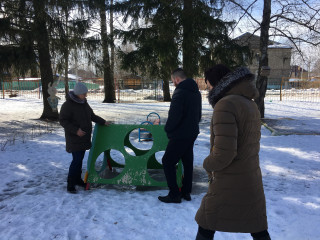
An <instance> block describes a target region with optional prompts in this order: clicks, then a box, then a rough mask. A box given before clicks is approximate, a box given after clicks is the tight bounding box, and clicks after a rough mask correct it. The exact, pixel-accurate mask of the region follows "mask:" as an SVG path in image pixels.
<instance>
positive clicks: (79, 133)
mask: <svg viewBox="0 0 320 240" xmlns="http://www.w3.org/2000/svg"><path fill="white" fill-rule="evenodd" d="M77 135H78V136H79V137H83V136H84V135H86V132H85V131H82V129H81V128H79V129H78V131H77Z"/></svg>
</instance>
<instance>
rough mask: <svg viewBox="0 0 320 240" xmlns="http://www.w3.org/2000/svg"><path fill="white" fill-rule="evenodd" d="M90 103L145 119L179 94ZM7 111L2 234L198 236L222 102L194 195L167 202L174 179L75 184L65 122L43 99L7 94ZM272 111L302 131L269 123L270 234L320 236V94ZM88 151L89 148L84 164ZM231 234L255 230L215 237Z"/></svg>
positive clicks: (0, 128) (93, 238)
mask: <svg viewBox="0 0 320 240" xmlns="http://www.w3.org/2000/svg"><path fill="white" fill-rule="evenodd" d="M61 103H62V102H60V103H59V109H60V106H61ZM89 104H90V105H91V107H92V108H93V109H94V111H95V113H96V114H98V115H100V116H102V117H104V118H105V119H107V120H109V121H112V122H114V123H116V124H117V123H127V124H137V123H141V122H142V121H145V120H146V116H147V115H148V113H150V112H157V113H158V114H159V115H160V116H161V124H164V122H165V119H166V118H167V112H168V108H169V103H135V104H102V103H100V102H97V101H91V100H89ZM0 112H1V115H0V139H1V140H0V143H1V151H0V174H1V179H2V184H1V185H0V216H1V220H2V221H1V222H0V232H1V234H0V239H1V240H2V239H4V240H7V239H10V240H29V239H30V240H31V239H65V240H67V239H74V240H83V239H89V240H100V239H101V240H102V239H104V240H114V239H124V240H125V239H134V240H136V239H137V240H138V239H142V240H144V239H156V240H157V239H159V240H160V239H163V240H175V239H178V240H180V239H181V240H188V239H195V235H196V232H197V224H196V222H195V221H194V215H195V213H196V211H197V209H198V208H199V206H200V202H201V199H202V197H203V196H204V194H205V192H206V189H207V183H206V179H205V177H204V175H205V174H204V171H203V170H202V161H203V159H204V158H205V157H206V156H207V154H208V153H209V136H210V132H209V131H210V130H209V123H210V117H211V114H212V108H211V107H210V106H209V104H207V103H206V102H204V103H203V120H202V122H201V124H200V128H201V133H200V135H199V137H198V139H197V141H196V144H195V149H194V152H195V161H194V165H195V175H196V176H195V178H196V181H195V183H194V191H193V193H192V201H191V202H186V201H183V202H182V203H181V204H164V203H161V202H160V201H159V200H158V199H157V197H158V196H159V195H166V194H167V189H165V188H150V189H144V188H137V187H134V186H116V185H103V186H99V187H96V188H92V189H91V190H89V191H84V190H80V189H79V193H78V194H76V195H72V194H69V193H67V191H66V177H67V173H68V167H69V164H70V161H71V155H70V154H68V153H66V152H65V142H64V133H63V130H62V128H61V127H60V126H59V125H54V124H50V125H48V126H46V125H45V124H44V123H40V122H39V121H38V120H35V119H36V118H39V116H40V115H41V113H42V100H39V99H23V98H10V99H0ZM266 118H268V119H274V120H277V119H278V120H281V121H279V122H278V123H279V124H281V126H283V127H286V126H285V125H286V124H287V123H288V122H287V121H290V120H288V119H294V120H297V121H298V126H295V128H298V129H299V130H300V132H299V133H300V134H299V135H297V134H296V135H280V136H275V135H273V134H272V133H271V132H270V131H269V130H268V129H267V128H265V127H262V138H261V151H260V163H261V169H262V173H263V181H264V187H265V194H266V201H267V215H268V222H269V232H270V235H271V237H272V239H277V240H287V239H290V240H317V239H320V229H319V226H318V225H319V222H320V187H319V186H320V149H319V143H320V136H319V135H312V134H310V131H311V130H312V128H314V129H315V130H317V129H319V121H320V106H319V103H312V102H310V103H309V102H308V103H306V102H299V101H290V102H289V101H283V102H279V101H272V102H266ZM286 119H287V121H285V120H286ZM288 126H289V127H290V124H289V125H288ZM316 128H317V129H316ZM304 129H306V132H307V135H304V134H303V132H304V131H303V130H304ZM316 133H317V132H316ZM7 140H10V141H7ZM6 141H7V144H6V145H4V143H5V142H6ZM87 157H88V151H87V153H86V156H85V161H84V164H83V171H85V170H86V163H87V161H86V160H87ZM225 239H228V240H229V239H230V240H240V239H241V240H248V239H252V238H251V237H250V234H240V233H222V232H217V233H216V235H215V240H225Z"/></svg>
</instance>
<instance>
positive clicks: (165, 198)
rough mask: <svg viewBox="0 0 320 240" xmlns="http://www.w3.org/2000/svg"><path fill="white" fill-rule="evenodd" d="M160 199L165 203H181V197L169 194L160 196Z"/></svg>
mask: <svg viewBox="0 0 320 240" xmlns="http://www.w3.org/2000/svg"><path fill="white" fill-rule="evenodd" d="M158 199H159V200H160V201H161V202H164V203H181V197H180V196H176V197H171V196H170V195H169V194H168V195H167V196H159V197H158Z"/></svg>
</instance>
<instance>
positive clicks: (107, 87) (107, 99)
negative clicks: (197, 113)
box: [100, 1, 116, 103]
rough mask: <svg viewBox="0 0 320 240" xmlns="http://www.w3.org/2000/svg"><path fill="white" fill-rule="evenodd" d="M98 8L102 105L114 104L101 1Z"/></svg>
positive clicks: (104, 13)
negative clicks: (102, 87) (102, 80)
mask: <svg viewBox="0 0 320 240" xmlns="http://www.w3.org/2000/svg"><path fill="white" fill-rule="evenodd" d="M102 2H103V3H101V7H100V19H101V41H102V54H103V72H104V78H103V79H104V100H103V102H104V103H114V102H115V99H116V95H115V92H114V82H113V78H112V74H111V67H110V58H109V50H108V34H107V16H106V5H105V3H104V1H102Z"/></svg>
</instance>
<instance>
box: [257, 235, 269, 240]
mask: <svg viewBox="0 0 320 240" xmlns="http://www.w3.org/2000/svg"><path fill="white" fill-rule="evenodd" d="M253 240H271V238H270V236H263V237H254V238H253Z"/></svg>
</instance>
